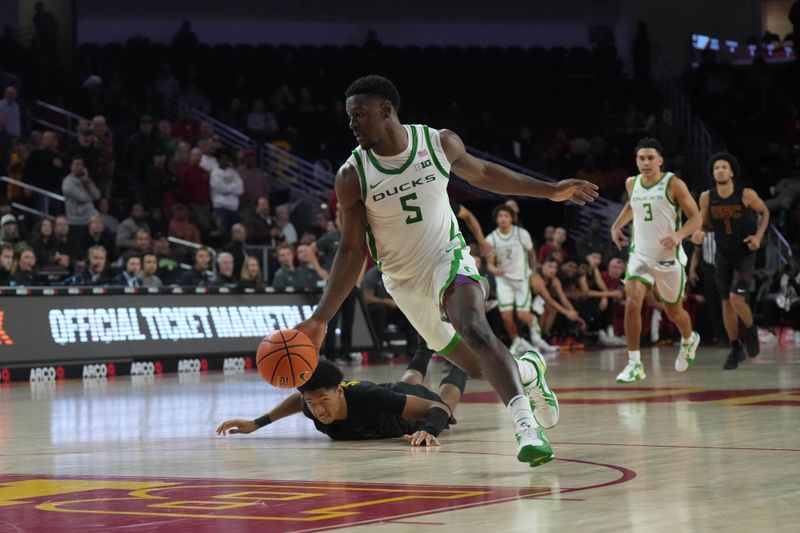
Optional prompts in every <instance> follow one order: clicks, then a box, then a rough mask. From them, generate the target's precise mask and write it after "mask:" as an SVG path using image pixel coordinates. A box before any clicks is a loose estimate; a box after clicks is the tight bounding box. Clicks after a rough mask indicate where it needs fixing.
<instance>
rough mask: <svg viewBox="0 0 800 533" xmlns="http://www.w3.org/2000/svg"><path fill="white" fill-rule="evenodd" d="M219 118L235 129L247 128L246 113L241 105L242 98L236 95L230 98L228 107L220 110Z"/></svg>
mask: <svg viewBox="0 0 800 533" xmlns="http://www.w3.org/2000/svg"><path fill="white" fill-rule="evenodd" d="M221 120H222V121H223V122H224V123H225V124H227V125H228V126H230V127H231V128H233V129H235V130H237V131H244V130H246V129H247V114H246V113H245V111H244V108H243V106H242V99H241V98H239V97H238V96H234V97H233V98H231V101H230V103H229V104H228V109H226V110H225V111H222V112H221Z"/></svg>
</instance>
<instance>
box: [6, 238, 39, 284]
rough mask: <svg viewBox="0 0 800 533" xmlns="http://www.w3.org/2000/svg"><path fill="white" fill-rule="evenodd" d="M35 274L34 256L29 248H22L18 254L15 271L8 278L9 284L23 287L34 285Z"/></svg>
mask: <svg viewBox="0 0 800 533" xmlns="http://www.w3.org/2000/svg"><path fill="white" fill-rule="evenodd" d="M36 274H37V270H36V254H35V253H34V252H33V250H31V249H30V248H27V247H26V248H23V249H22V251H21V252H20V253H19V261H18V262H17V270H16V271H15V272H14V273H13V274H11V276H10V277H9V283H10V284H11V285H15V286H23V287H29V286H31V285H36V284H37V282H36Z"/></svg>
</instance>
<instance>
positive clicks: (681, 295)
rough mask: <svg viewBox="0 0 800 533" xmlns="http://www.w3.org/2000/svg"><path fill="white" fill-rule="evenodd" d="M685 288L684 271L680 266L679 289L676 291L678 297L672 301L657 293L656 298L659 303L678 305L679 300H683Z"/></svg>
mask: <svg viewBox="0 0 800 533" xmlns="http://www.w3.org/2000/svg"><path fill="white" fill-rule="evenodd" d="M684 289H686V273H685V270H684V269H683V268H681V290H680V291H679V292H678V298H677V299H676V300H675V301H674V302H668V301H667V300H665V299H664V298H662V297H661V293H660V292H659V294H658V299H659V300H660V301H661V303H663V304H666V305H678V304H679V303H680V302H681V300H683V291H684Z"/></svg>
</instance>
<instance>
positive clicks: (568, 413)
mask: <svg viewBox="0 0 800 533" xmlns="http://www.w3.org/2000/svg"><path fill="white" fill-rule="evenodd" d="M675 350H676V349H675V348H653V349H649V350H647V351H645V352H644V353H643V360H644V362H645V364H646V372H647V379H646V380H645V381H643V382H641V383H639V384H636V386H623V385H617V384H616V383H614V377H615V376H616V374H617V372H618V371H619V370H621V368H622V366H624V363H625V353H624V351H621V350H604V351H596V352H587V353H583V354H569V355H568V354H564V355H559V356H557V357H555V358H551V359H550V360H549V365H550V366H549V370H548V375H549V383H550V385H551V387H553V388H554V389H556V391H557V392H558V393H559V399H560V402H561V421H560V423H559V425H558V426H557V427H556V428H554V429H552V430H549V432H548V435H549V438H550V440H551V442H552V444H553V447H554V450H555V453H556V460H555V461H553V462H551V463H549V464H547V465H543V466H541V467H538V468H536V469H531V468H529V467H528V466H526V465H523V464H520V463H518V462H517V461H516V460H515V457H514V453H515V443H514V438H513V433H512V431H511V424H510V421H509V416H508V415H507V413H506V411H505V410H504V408H503V407H502V406H501V405H500V403H499V402H497V399H496V397H495V396H494V394H493V393H492V392H491V390H490V389H489V388H488V386H487V385H486V384H485V383H482V382H474V381H473V382H470V383H469V384H468V387H467V393H468V394H467V396H466V398H465V402H464V403H463V404H462V405H460V406H459V408H458V410H457V412H456V414H457V418H458V420H459V423H458V424H457V425H456V426H454V427H453V428H452V429H451V430H449V431H446V432H445V433H443V436H442V441H443V445H442V446H441V447H440V448H434V449H412V448H410V447H409V446H408V445H407V444H406V443H404V442H403V441H401V440H382V441H367V442H332V441H330V440H328V438H327V437H326V436H324V435H322V434H319V433H317V432H315V430H314V429H313V425H312V424H311V423H310V422H309V421H308V420H306V419H304V418H303V417H300V416H298V417H295V418H292V419H287V420H282V421H279V422H277V423H275V424H273V425H271V426H269V427H267V428H264V429H262V430H260V431H259V432H256V433H254V434H251V435H248V436H236V435H234V436H228V437H225V438H222V437H217V436H216V435H215V434H214V429H215V427H216V426H217V425H218V424H219V422H221V421H222V420H224V419H227V418H232V417H247V418H255V417H256V416H259V415H261V414H263V413H264V412H266V411H267V410H268V409H269V408H270V407H271V406H272V405H273V404H275V403H276V402H278V401H279V400H280V399H281V398H282V397H283V396H284V395H285V393H284V392H282V391H279V390H277V389H272V388H271V387H269V386H267V385H265V384H263V383H262V382H261V381H260V380H259V378H258V376H257V374H255V373H252V372H251V373H246V374H222V373H211V374H181V375H172V376H162V377H159V378H141V377H139V378H127V377H124V378H123V377H118V378H114V379H111V380H86V381H67V382H59V383H55V384H52V383H51V384H39V385H35V386H32V385H29V384H4V385H2V386H0V532H6V531H48V532H50V531H57V530H60V531H127V530H135V531H137V532H139V531H172V532H181V531H192V532H193V533H195V532H196V533H199V532H206V531H225V532H235V531H270V532H271V531H276V532H284V531H286V532H288V531H324V530H344V531H360V532H361V531H363V532H367V531H369V532H378V533H388V532H400V531H402V532H405V531H437V532H438V531H442V532H450V531H453V532H468V531H469V532H472V531H491V532H492V533H499V532H506V531H519V532H531V531H537V532H538V531H541V532H550V531H553V532H556V531H558V532H563V531H569V532H570V533H572V532H579V531H609V532H611V531H659V532H660V531H665V532H666V531H670V532H673V531H725V532H729V531H742V532H751V531H760V532H783V531H786V532H797V531H800V353H799V352H800V348H781V349H778V348H773V349H764V351H763V353H762V355H761V356H759V357H758V358H757V359H754V360H750V361H747V362H746V363H744V364H743V365H741V366H740V367H739V369H738V370H736V371H723V370H722V369H721V367H722V363H723V360H724V357H725V351H723V350H721V349H715V348H701V350H700V352H699V354H698V359H697V362H696V364H695V366H694V367H692V368H691V369H690V370H689V371H688V372H687V373H685V374H677V373H676V372H675V371H674V370H673V369H672V365H673V359H674V355H675ZM403 370H404V365H402V364H382V365H374V364H373V365H367V366H363V365H354V366H348V367H345V376H346V377H347V378H350V379H361V380H371V381H376V382H384V381H395V380H397V379H399V377H400V376H401V374H402V372H403ZM442 376H443V374H442V366H441V363H438V362H434V363H432V365H431V368H430V369H429V372H428V378H427V380H426V383H427V384H429V385H432V386H433V387H434V388H435V387H436V385H438V382H439V380H440V379H441V377H442Z"/></svg>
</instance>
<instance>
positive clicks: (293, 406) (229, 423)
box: [217, 392, 303, 437]
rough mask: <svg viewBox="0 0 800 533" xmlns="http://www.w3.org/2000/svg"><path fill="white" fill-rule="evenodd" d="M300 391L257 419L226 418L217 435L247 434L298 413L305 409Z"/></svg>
mask: <svg viewBox="0 0 800 533" xmlns="http://www.w3.org/2000/svg"><path fill="white" fill-rule="evenodd" d="M301 401H302V398H301V397H300V393H299V392H295V393H294V394H292V395H291V396H289V397H288V398H286V399H284V400H283V401H282V402H281V403H279V404H278V405H276V406H275V408H274V409H272V411H270V412H269V413H267V414H265V415H264V416H260V417H258V418H256V419H255V420H245V419H243V418H234V419H232V420H226V421H225V422H223V423H222V424H220V425H219V427H218V428H217V435H222V436H223V437H224V436H225V435H234V434H237V433H241V434H244V435H246V434H247V433H252V432H254V431H256V430H257V429H260V428H262V427H264V426H266V425H269V424H272V423H273V422H275V421H276V420H280V419H281V418H286V417H287V416H291V415H296V414H297V413H301V412H302V411H303V408H302V405H301V403H300V402H301Z"/></svg>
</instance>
